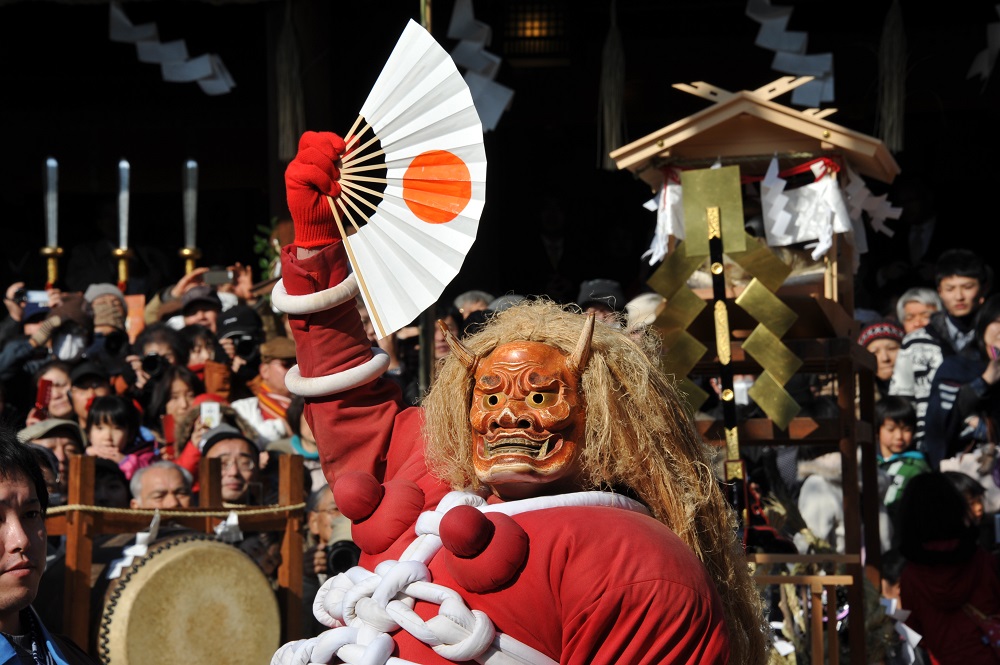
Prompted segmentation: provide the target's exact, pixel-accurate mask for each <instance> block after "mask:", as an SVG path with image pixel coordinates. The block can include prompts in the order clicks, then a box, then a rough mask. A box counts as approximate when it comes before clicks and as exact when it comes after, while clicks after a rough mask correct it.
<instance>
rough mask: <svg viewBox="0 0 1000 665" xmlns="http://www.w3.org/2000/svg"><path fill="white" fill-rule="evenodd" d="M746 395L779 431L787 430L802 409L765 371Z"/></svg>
mask: <svg viewBox="0 0 1000 665" xmlns="http://www.w3.org/2000/svg"><path fill="white" fill-rule="evenodd" d="M747 394H748V395H749V396H750V399H752V400H753V401H754V402H756V403H757V405H758V406H759V407H760V408H761V409H763V410H764V413H766V414H767V415H768V417H769V418H770V419H771V420H772V421H774V424H775V425H777V426H778V427H779V428H781V429H788V423H790V422H791V421H792V418H794V417H795V416H796V415H797V414H798V413H799V411H800V410H801V408H802V407H800V406H799V405H798V403H797V402H796V401H795V400H794V399H792V396H791V395H789V394H788V391H787V390H785V388H784V386H783V385H781V384H780V383H778V382H777V381H775V380H774V377H773V376H771V374H770V373H769V372H767V371H764V372H762V373H761V374H760V375H758V376H757V378H756V379H755V380H754V382H753V385H752V386H750V390H748V391H747Z"/></svg>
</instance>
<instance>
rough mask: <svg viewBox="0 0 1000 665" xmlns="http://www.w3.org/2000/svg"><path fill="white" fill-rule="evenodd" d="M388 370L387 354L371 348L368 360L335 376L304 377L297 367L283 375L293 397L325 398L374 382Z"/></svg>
mask: <svg viewBox="0 0 1000 665" xmlns="http://www.w3.org/2000/svg"><path fill="white" fill-rule="evenodd" d="M388 368H389V354H388V353H386V352H385V351H383V350H382V349H380V348H378V347H377V346H373V347H372V357H371V359H370V360H368V361H366V362H364V363H362V364H360V365H358V366H357V367H352V368H351V369H345V370H344V371H342V372H337V373H336V374H327V375H324V376H314V377H305V376H302V372H301V371H299V366H298V365H293V366H292V368H291V369H290V370H288V373H287V374H285V387H286V388H288V389H289V390H290V391H292V394H294V395H301V396H302V397H325V396H326V395H334V394H336V393H340V392H344V391H345V390H351V389H352V388H357V387H358V386H363V385H365V384H366V383H368V382H369V381H374V380H375V379H377V378H378V377H380V376H382V375H383V374H384V373H385V370H387V369H388Z"/></svg>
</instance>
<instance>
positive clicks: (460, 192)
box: [403, 150, 472, 224]
mask: <svg viewBox="0 0 1000 665" xmlns="http://www.w3.org/2000/svg"><path fill="white" fill-rule="evenodd" d="M471 198H472V176H471V175H470V174H469V167H468V166H466V165H465V162H463V161H462V160H461V158H459V157H458V156H457V155H454V154H453V153H450V152H448V151H447V150H429V151H427V152H424V153H421V154H419V155H417V156H416V157H414V158H413V161H412V162H410V166H409V167H408V168H407V169H406V173H405V174H403V200H404V201H406V206H407V207H408V208H409V209H410V212H412V213H413V214H414V215H416V216H417V217H418V218H419V219H421V220H423V221H425V222H427V223H428V224H443V223H445V222H450V221H451V220H453V219H455V218H456V217H458V215H459V213H461V212H462V211H463V210H464V209H465V206H467V205H469V200H470V199H471Z"/></svg>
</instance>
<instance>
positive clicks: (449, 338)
mask: <svg viewBox="0 0 1000 665" xmlns="http://www.w3.org/2000/svg"><path fill="white" fill-rule="evenodd" d="M437 326H438V329H440V330H441V334H443V335H444V339H445V341H446V342H448V346H449V347H451V352H452V353H454V354H455V357H456V358H457V359H458V362H460V363H462V365H463V366H464V367H465V370H466V371H467V372H468V373H469V374H470V375H471V374H474V373H475V371H476V365H478V364H479V356H477V355H476V354H474V353H473V352H472V351H470V350H469V348H468V347H467V346H465V344H462V342H461V341H459V339H458V338H457V337H455V336H454V335H453V334H452V333H451V330H449V329H448V324H446V323H445V322H444V321H442V320H441V319H438V321H437Z"/></svg>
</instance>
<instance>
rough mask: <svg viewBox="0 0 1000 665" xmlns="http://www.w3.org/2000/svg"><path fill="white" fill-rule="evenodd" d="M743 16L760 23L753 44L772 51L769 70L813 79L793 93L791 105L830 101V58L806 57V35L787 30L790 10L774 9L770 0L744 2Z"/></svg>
mask: <svg viewBox="0 0 1000 665" xmlns="http://www.w3.org/2000/svg"><path fill="white" fill-rule="evenodd" d="M746 15H747V16H749V17H750V18H752V19H753V20H754V21H757V22H758V23H760V30H759V31H758V33H757V39H756V42H755V43H756V44H757V46H760V47H761V48H765V49H768V50H769V51H774V60H773V62H772V64H771V67H772V68H773V69H775V70H777V71H779V72H782V73H784V74H794V75H796V76H814V77H816V80H815V81H810V82H809V83H805V84H803V85H800V86H798V87H797V88H795V89H794V90H793V91H792V103H793V104H795V105H797V106H808V107H817V106H819V105H820V103H822V102H832V101H833V92H834V88H833V54H832V53H816V54H809V55H807V54H806V47H807V45H808V43H809V35H808V34H807V33H805V32H800V31H796V30H787V29H786V28H787V26H788V20H789V18H791V15H792V8H791V7H773V6H772V5H771V0H747V8H746Z"/></svg>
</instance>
